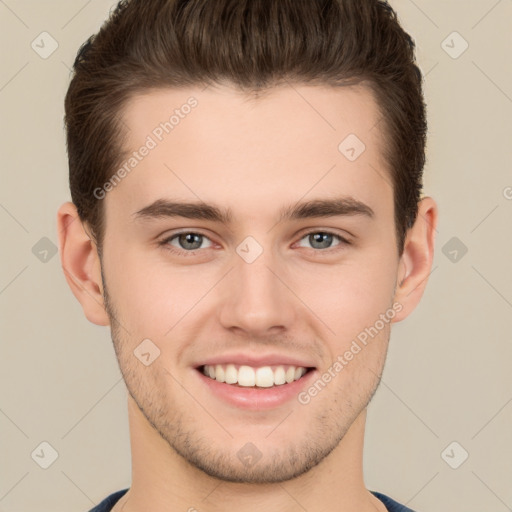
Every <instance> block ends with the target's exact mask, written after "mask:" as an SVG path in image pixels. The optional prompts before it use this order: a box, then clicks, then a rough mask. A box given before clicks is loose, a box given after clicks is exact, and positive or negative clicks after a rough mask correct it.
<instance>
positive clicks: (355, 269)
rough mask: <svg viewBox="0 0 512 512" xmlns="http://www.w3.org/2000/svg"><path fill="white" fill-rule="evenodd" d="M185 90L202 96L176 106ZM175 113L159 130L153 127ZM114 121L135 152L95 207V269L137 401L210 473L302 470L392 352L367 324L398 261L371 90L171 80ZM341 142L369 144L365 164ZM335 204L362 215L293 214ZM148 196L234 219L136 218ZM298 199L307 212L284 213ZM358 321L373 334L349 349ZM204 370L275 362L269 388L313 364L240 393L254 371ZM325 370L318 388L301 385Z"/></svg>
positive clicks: (329, 443)
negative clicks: (125, 130)
mask: <svg viewBox="0 0 512 512" xmlns="http://www.w3.org/2000/svg"><path fill="white" fill-rule="evenodd" d="M191 96H193V97H194V98H195V99H196V100H197V104H195V106H193V107H192V108H186V107H185V108H182V106H183V105H185V104H187V99H188V98H190V97H191ZM175 109H178V110H179V111H180V113H181V115H177V118H179V121H178V122H176V119H177V118H175V119H174V120H173V123H174V124H175V125H174V127H173V128H172V130H171V129H169V126H167V130H168V131H169V133H166V131H165V130H164V129H163V128H162V126H161V125H160V123H165V122H166V121H168V120H169V118H170V116H171V115H172V114H173V111H174V110H175ZM187 112H188V113H187ZM123 120H124V122H125V123H126V125H127V126H128V127H129V134H128V138H127V140H126V148H127V149H128V150H129V151H130V152H133V151H138V152H139V153H138V157H137V158H138V160H137V164H136V166H134V167H133V168H131V170H130V172H129V173H128V174H127V176H126V177H124V179H122V181H121V182H120V183H118V184H117V185H116V186H114V187H113V189H112V190H111V191H109V192H108V193H107V195H106V198H105V199H104V201H105V215H106V237H105V241H104V245H103V259H102V270H103V275H104V279H105V282H104V284H105V287H106V289H105V291H106V292H108V296H107V298H108V312H109V316H110V319H111V327H112V338H113V341H114V346H115V350H116V353H117V356H118V359H119V364H120V368H121V371H122V373H123V376H124V379H125V381H126V385H127V387H128V390H129V393H130V395H131V397H132V398H133V399H134V401H135V402H136V403H137V405H138V407H139V409H140V411H141V412H142V414H143V415H144V417H145V418H146V419H147V421H148V422H149V423H150V424H151V425H152V426H153V427H154V428H155V429H156V431H157V432H158V433H159V434H160V435H161V436H162V438H163V439H165V440H166V441H167V443H168V444H169V446H170V447H171V448H173V449H174V450H175V451H176V452H178V453H179V454H180V455H181V456H183V457H184V458H185V459H186V460H187V461H188V462H190V463H192V464H193V465H194V466H196V467H198V468H200V469H201V470H203V471H205V472H206V473H208V474H210V475H213V476H217V477H219V478H222V479H225V480H231V481H240V482H278V481H283V480H287V479H290V478H292V477H294V476H297V475H299V474H302V473H304V472H305V471H308V470H309V469H311V468H312V467H314V466H315V465H316V464H318V463H319V462H320V461H321V460H322V459H323V458H324V457H326V456H327V455H328V454H329V453H331V451H333V450H334V449H335V448H336V447H337V445H338V443H339V442H340V440H341V439H342V438H343V436H344V435H345V433H346V432H347V430H348V429H349V428H350V426H351V425H352V424H353V422H354V421H355V419H356V418H357V417H358V416H359V415H360V414H361V413H362V412H363V411H364V409H365V407H366V406H367V404H368V402H369V400H370V399H371V397H372V395H373V393H374V392H375V389H376V387H377V385H378V382H379V378H380V375H381V372H382V369H383V365H384V360H385V355H386V351H387V345H388V339H389V333H390V323H391V322H390V321H389V320H388V321H387V322H383V321H382V320H381V321H380V322H378V320H379V319H382V318H383V316H382V315H385V314H386V312H389V311H390V310H392V305H393V297H394V290H395V286H396V281H397V271H398V263H399V259H398V253H397V248H396V238H395V226H394V217H393V214H394V212H393V191H392V188H391V186H390V179H389V177H388V176H389V175H388V171H387V170H386V169H385V167H384V162H383V160H382V144H383V141H382V133H381V131H380V129H381V128H380V126H377V123H378V121H379V114H378V112H377V107H376V104H375V103H374V100H373V97H372V95H371V94H370V92H369V91H368V90H366V89H363V88H352V89H346V88H338V89H333V88H328V87H308V86H300V87H299V86H294V87H293V88H292V87H283V88H279V89H273V90H272V91H271V93H270V94H269V95H267V96H265V97H262V98H259V99H258V100H257V101H252V100H251V101H249V100H247V98H246V97H244V96H243V95H242V94H240V93H238V92H235V91H234V90H231V89H228V88H218V89H214V88H213V87H210V88H207V89H206V90H204V91H201V90H200V89H188V90H179V91H178V90H165V91H158V92H151V93H148V94H144V95H140V96H137V97H135V98H133V99H132V101H130V103H129V104H128V105H127V108H126V110H125V111H124V115H123ZM351 134H355V136H357V138H358V139H360V141H362V142H363V143H364V145H365V147H366V148H365V150H364V152H362V153H361V154H360V155H359V156H358V153H360V151H361V149H362V146H361V145H360V142H358V141H357V139H356V138H354V135H351ZM148 136H149V137H150V139H148ZM349 136H350V138H349V139H347V141H346V142H344V143H343V144H342V146H341V149H339V146H340V143H342V142H343V141H344V140H345V139H346V138H347V137H349ZM143 145H146V146H147V147H149V148H150V149H149V150H148V151H147V152H146V151H144V150H142V153H147V155H146V156H141V152H140V151H139V148H140V147H141V146H143ZM351 148H353V150H352V149H351ZM355 157H356V158H355ZM132 164H134V161H132ZM347 197H350V198H352V199H353V200H355V201H359V202H361V203H363V204H364V205H366V206H367V207H368V208H369V209H371V211H373V216H372V215H368V214H365V213H364V212H360V213H353V214H342V212H338V214H336V212H332V211H331V212H330V214H329V215H326V216H321V215H319V213H320V212H321V211H322V210H321V209H320V210H318V209H317V210H316V213H315V212H314V211H313V212H312V211H309V212H307V211H306V209H304V208H302V209H301V208H300V206H301V205H302V204H303V203H310V205H311V204H313V202H315V201H333V200H337V199H343V198H347ZM158 200H161V201H169V202H173V203H194V204H195V205H197V206H198V207H203V208H204V207H205V206H206V205H209V206H212V207H215V208H217V209H218V210H219V211H220V212H224V213H226V214H229V216H230V221H229V222H226V221H227V219H217V218H214V217H213V216H211V215H210V216H209V217H208V218H200V217H201V216H200V215H198V213H197V212H198V208H196V209H193V208H188V209H187V210H186V211H188V212H189V213H190V212H195V213H194V214H191V215H190V218H188V217H185V216H174V215H163V214H162V215H160V216H154V215H152V214H151V212H152V211H153V213H154V209H153V210H151V209H146V210H145V211H144V212H142V211H141V210H143V209H144V208H146V207H148V206H149V205H151V204H153V203H154V202H155V201H158ZM200 209H201V208H199V210H200ZM294 209H295V210H297V209H298V211H299V212H301V211H302V213H303V214H304V213H306V214H307V215H302V216H301V215H295V216H291V217H289V216H286V215H283V212H287V211H291V210H294ZM169 210H170V209H167V213H170V211H169ZM325 211H326V210H324V212H325ZM137 212H139V213H137ZM160 213H163V210H162V209H161V210H160ZM311 214H312V215H311ZM182 215H183V212H182ZM194 217H195V218H194ZM203 217H205V216H204V215H203ZM180 234H181V235H182V236H179V235H180ZM187 234H188V236H186V235H187ZM248 237H249V238H248ZM375 325H377V328H375ZM365 328H373V330H372V331H371V332H372V335H371V336H369V335H367V336H366V338H367V340H366V344H363V343H362V342H361V341H358V342H357V345H358V346H359V348H360V350H359V351H357V349H356V348H355V346H354V344H353V342H354V340H357V339H358V338H357V337H358V335H360V333H361V332H363V331H364V330H365ZM367 332H368V331H367ZM361 339H362V338H361V337H360V338H359V340H361ZM143 340H151V341H150V342H148V341H145V342H144V343H145V344H143V345H141V343H142V342H143ZM139 345H140V348H138V347H139ZM156 347H158V349H159V351H160V353H159V356H158V357H157V358H156V359H154V361H153V358H154V357H155V356H156V355H157V353H158V352H157V349H156ZM351 349H352V350H351ZM134 351H135V354H138V356H139V357H137V356H136V355H135V354H134ZM347 351H352V354H353V357H351V358H350V359H348V358H347V357H345V354H346V353H347ZM141 353H143V354H145V355H143V356H141ZM338 356H340V357H341V358H342V359H339V358H338ZM140 359H142V360H143V361H144V362H141V360H140ZM341 360H343V361H344V363H340V364H341V369H340V366H339V365H337V366H333V365H334V363H335V362H336V361H338V362H339V361H341ZM151 361H152V362H151ZM149 362H151V364H147V365H146V364H145V363H149ZM208 362H210V363H212V364H213V363H219V364H221V368H222V369H221V370H220V372H219V373H218V374H216V375H217V377H218V378H219V379H220V380H222V373H223V371H222V370H224V371H226V370H227V365H228V364H230V363H233V364H234V365H235V370H236V369H239V367H240V366H252V367H253V368H254V369H255V370H256V368H258V367H265V366H270V367H271V368H270V369H271V370H273V373H272V372H271V373H269V370H268V369H264V370H261V371H260V372H259V377H261V378H262V379H263V380H261V381H259V382H260V383H263V382H265V383H266V384H264V385H265V386H266V385H269V381H266V380H265V378H267V377H268V378H274V379H277V381H278V382H281V381H282V380H283V372H284V375H285V377H284V378H285V380H286V377H287V376H288V377H289V376H290V375H292V373H293V370H290V366H292V363H293V362H295V363H300V364H298V365H299V366H300V365H303V366H305V367H307V368H312V369H310V370H309V371H308V372H307V373H306V374H305V375H304V376H302V377H300V378H299V380H297V381H294V382H293V383H288V382H286V383H284V384H282V383H279V384H274V386H273V387H260V386H258V387H251V385H250V383H251V381H250V378H251V370H250V369H249V370H248V369H247V368H245V369H243V370H242V371H240V372H239V373H236V372H235V373H234V375H235V376H236V377H235V378H240V379H241V380H242V381H243V383H244V384H246V386H240V385H236V384H227V383H222V382H217V381H216V379H212V378H211V377H210V376H205V375H204V374H203V373H202V372H201V370H202V366H203V365H205V364H207V363H208ZM279 366H282V367H283V368H282V370H281V369H278V367H279ZM294 366H295V365H294ZM329 369H331V370H330V375H331V379H330V382H326V380H325V379H324V381H323V382H324V384H325V385H324V386H321V385H318V384H317V392H316V393H315V392H314V391H313V392H309V391H308V390H310V389H311V387H312V386H314V384H315V382H316V381H318V379H322V375H323V374H324V373H325V372H328V371H329ZM232 370H233V368H230V370H229V372H230V375H232V374H233V371H232ZM299 373H300V370H299V371H298V372H297V375H294V376H293V378H294V377H295V376H299ZM242 374H243V375H242ZM265 376H267V377H265ZM224 378H226V376H224ZM246 378H247V379H248V380H247V381H244V379H246ZM289 380H291V379H289ZM241 383H242V382H241ZM270 384H271V382H270ZM141 417H142V416H141ZM248 443H250V444H248Z"/></svg>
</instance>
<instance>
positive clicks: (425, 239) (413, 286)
mask: <svg viewBox="0 0 512 512" xmlns="http://www.w3.org/2000/svg"><path fill="white" fill-rule="evenodd" d="M437 218H438V209H437V205H436V203H435V201H434V200H433V199H432V198H431V197H424V198H423V199H422V200H421V201H420V202H419V203H418V216H417V218H416V221H415V223H414V225H413V226H412V227H411V228H410V229H409V231H408V232H407V237H406V240H405V244H404V252H403V254H402V256H401V258H400V262H399V270H398V282H397V288H396V291H395V297H394V301H395V302H398V303H399V304H401V305H402V309H401V310H400V311H399V312H397V314H396V315H395V317H394V318H393V320H392V321H393V322H400V321H401V320H403V319H404V318H406V317H407V316H409V314H410V313H412V311H413V310H414V309H415V308H416V306H417V305H418V303H419V301H420V299H421V297H422V295H423V292H424V291H425V287H426V286H427V282H428V277H429V275H430V270H431V268H432V262H433V259H434V245H435V232H436V226H437Z"/></svg>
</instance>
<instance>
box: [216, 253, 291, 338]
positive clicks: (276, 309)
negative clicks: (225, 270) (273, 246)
mask: <svg viewBox="0 0 512 512" xmlns="http://www.w3.org/2000/svg"><path fill="white" fill-rule="evenodd" d="M233 263H234V268H233V270H232V271H231V272H229V274H228V276H226V279H224V280H223V283H222V290H221V294H222V305H221V309H220V317H219V320H220V323H221V324H222V326H223V327H224V328H226V329H229V330H232V331H239V332H243V333H244V334H245V335H250V336H252V337H257V336H265V335H267V336H268V335H270V334H276V333H278V332H279V331H284V330H289V329H290V327H291V326H292V324H293V322H294V320H295V315H296V307H297V304H296V302H297V299H296V298H295V297H294V295H293V292H292V291H291V289H290V284H289V283H288V282H287V274H286V270H285V269H284V270H283V266H282V265H278V264H277V258H275V257H274V256H273V255H272V253H271V251H270V250H268V251H263V253H262V254H261V255H260V256H259V257H258V258H257V259H256V260H255V261H253V262H252V263H248V262H247V261H245V260H244V259H243V258H241V257H240V256H239V255H238V254H237V253H236V252H235V253H234V255H233Z"/></svg>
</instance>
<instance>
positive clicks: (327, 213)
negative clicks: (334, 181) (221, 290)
mask: <svg viewBox="0 0 512 512" xmlns="http://www.w3.org/2000/svg"><path fill="white" fill-rule="evenodd" d="M356 215H362V216H365V217H367V218H370V219H373V218H374V217H375V213H374V211H373V210H372V209H371V208H370V206H368V205H367V204H365V203H363V202H361V201H358V200H356V199H354V198H353V197H351V196H343V197H338V198H334V199H315V200H311V201H307V202H302V203H297V204H295V205H291V206H288V207H285V208H283V209H281V210H280V215H279V222H282V221H284V220H300V219H309V218H325V217H338V216H356ZM133 217H134V219H135V220H153V219H159V218H172V217H184V218H187V219H196V220H210V221H213V222H219V223H222V224H230V223H231V222H232V220H233V214H232V212H231V210H229V209H221V208H219V207H217V206H215V205H212V204H207V203H204V202H200V201H199V202H180V201H170V200H168V199H157V200H156V201H154V202H153V203H151V204H150V205H148V206H145V207H144V208H142V209H140V210H138V211H137V212H135V213H134V214H133Z"/></svg>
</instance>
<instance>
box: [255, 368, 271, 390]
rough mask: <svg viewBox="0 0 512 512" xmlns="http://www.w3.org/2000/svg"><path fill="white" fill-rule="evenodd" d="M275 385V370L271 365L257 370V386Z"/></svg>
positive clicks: (267, 386) (268, 386) (269, 386)
mask: <svg viewBox="0 0 512 512" xmlns="http://www.w3.org/2000/svg"><path fill="white" fill-rule="evenodd" d="M273 385H274V372H273V371H272V368H270V366H264V367H263V368H258V369H257V370H256V386H258V387H260V388H271V387H272V386H273Z"/></svg>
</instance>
